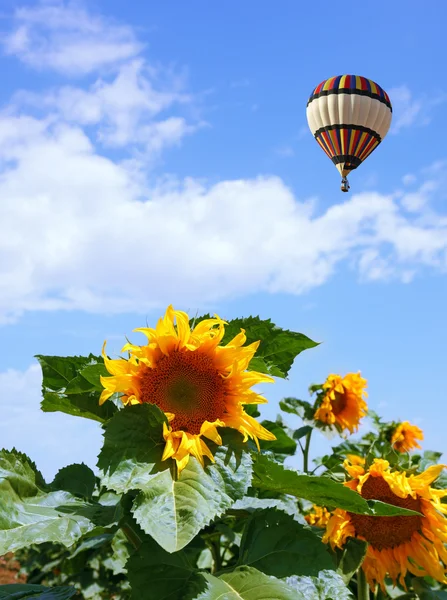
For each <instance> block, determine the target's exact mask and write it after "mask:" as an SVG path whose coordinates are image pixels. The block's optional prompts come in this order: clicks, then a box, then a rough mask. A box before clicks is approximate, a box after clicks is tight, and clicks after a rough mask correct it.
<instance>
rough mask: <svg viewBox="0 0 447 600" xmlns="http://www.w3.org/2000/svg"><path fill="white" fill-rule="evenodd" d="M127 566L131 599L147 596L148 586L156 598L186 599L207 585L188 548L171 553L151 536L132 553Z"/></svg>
mask: <svg viewBox="0 0 447 600" xmlns="http://www.w3.org/2000/svg"><path fill="white" fill-rule="evenodd" d="M126 569H127V573H128V577H129V581H130V585H131V587H132V600H141V599H142V598H147V597H148V591H149V590H150V594H151V597H152V598H154V599H155V598H156V599H157V600H177V599H180V598H182V599H185V600H186V599H187V598H188V597H189V598H195V597H196V595H197V593H199V592H200V591H201V589H203V588H204V587H205V584H204V581H203V579H202V577H201V576H200V575H198V574H197V573H195V572H194V569H193V567H192V566H191V565H190V563H189V561H188V558H187V555H186V553H185V552H176V553H175V554H169V553H168V552H166V551H165V550H163V549H162V548H160V546H158V544H157V543H156V542H155V541H154V540H152V539H150V538H148V539H147V540H146V541H145V542H144V543H143V544H142V545H141V546H140V548H139V549H138V552H136V553H135V554H133V555H131V556H130V557H129V560H128V561H127V564H126Z"/></svg>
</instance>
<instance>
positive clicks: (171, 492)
mask: <svg viewBox="0 0 447 600" xmlns="http://www.w3.org/2000/svg"><path fill="white" fill-rule="evenodd" d="M164 420H165V416H164V414H163V413H162V412H161V411H160V410H159V409H158V408H157V407H156V406H153V405H150V404H145V405H137V406H132V407H127V408H126V409H125V410H123V411H120V412H118V413H117V414H116V415H115V416H114V417H113V418H112V419H111V420H110V421H109V422H107V423H106V424H105V425H104V429H105V434H104V446H103V449H102V451H101V453H100V455H99V461H98V467H99V468H100V469H102V471H103V472H104V478H103V480H102V483H103V485H105V486H106V487H108V488H111V489H113V490H115V491H117V492H121V493H125V492H128V491H130V490H140V494H139V495H138V496H137V498H136V499H135V501H134V504H133V509H132V512H133V514H134V517H135V519H136V521H137V522H138V524H139V525H140V527H141V528H142V529H143V530H144V531H145V532H146V533H148V534H150V535H151V536H152V537H154V539H156V540H157V542H158V543H159V544H160V545H161V546H162V547H163V548H164V549H165V550H167V551H168V552H175V551H177V550H180V549H181V548H183V547H184V546H186V544H188V543H189V542H190V541H191V540H192V539H193V537H194V536H195V535H197V533H198V532H199V531H200V529H202V528H203V527H204V526H205V525H207V524H208V523H209V522H210V521H211V520H212V519H213V518H215V517H216V516H218V515H220V514H222V513H223V512H224V511H225V510H226V509H227V508H230V506H231V505H232V504H233V503H234V501H235V500H237V499H238V498H242V496H243V495H244V494H245V493H246V491H247V489H248V486H249V485H250V481H251V473H252V460H251V456H250V454H249V453H248V452H247V451H246V449H245V445H244V444H242V443H241V439H242V437H241V435H240V434H238V433H237V432H234V431H231V430H230V431H223V432H222V437H223V438H224V445H223V446H221V447H215V446H214V445H213V444H212V443H211V442H209V445H210V447H211V446H212V447H213V454H214V457H215V463H214V464H208V465H207V466H206V467H205V468H203V467H202V466H201V465H200V464H199V463H198V461H197V460H196V459H195V458H193V457H191V458H190V460H189V463H188V465H187V467H186V468H185V469H184V470H183V471H182V473H181V475H180V477H179V478H178V479H174V478H173V475H172V470H171V468H170V467H171V466H172V462H173V461H172V460H167V461H164V462H162V460H161V458H162V454H163V449H164V446H165V442H164V439H163V435H162V424H163V421H164Z"/></svg>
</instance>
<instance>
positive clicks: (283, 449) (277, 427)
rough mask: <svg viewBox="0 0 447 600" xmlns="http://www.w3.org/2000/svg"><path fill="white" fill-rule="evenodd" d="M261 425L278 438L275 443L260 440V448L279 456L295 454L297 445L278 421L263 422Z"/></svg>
mask: <svg viewBox="0 0 447 600" xmlns="http://www.w3.org/2000/svg"><path fill="white" fill-rule="evenodd" d="M261 425H262V426H263V427H265V428H266V429H268V430H269V431H271V432H272V433H273V435H275V436H276V440H275V441H273V442H267V441H265V440H260V446H261V448H262V449H264V450H270V451H271V452H275V453H278V454H291V455H293V454H295V452H296V447H297V443H296V442H295V440H293V439H292V438H291V437H290V436H289V435H287V432H286V431H285V428H284V427H283V425H281V423H278V422H276V421H262V423H261Z"/></svg>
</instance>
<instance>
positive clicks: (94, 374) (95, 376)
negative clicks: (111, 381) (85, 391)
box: [79, 357, 110, 392]
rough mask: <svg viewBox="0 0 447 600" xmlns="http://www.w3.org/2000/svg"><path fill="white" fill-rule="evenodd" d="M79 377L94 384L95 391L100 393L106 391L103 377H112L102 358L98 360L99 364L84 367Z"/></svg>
mask: <svg viewBox="0 0 447 600" xmlns="http://www.w3.org/2000/svg"><path fill="white" fill-rule="evenodd" d="M79 375H81V377H83V378H84V379H86V380H87V381H88V382H89V383H90V384H92V386H93V388H94V389H96V390H99V391H100V392H102V390H103V389H104V388H103V386H102V384H101V379H100V378H101V376H102V377H110V373H109V372H108V371H107V369H106V366H105V364H104V359H103V358H102V357H99V358H98V362H97V364H91V365H87V366H86V367H84V368H83V369H82V370H81V371H80V373H79Z"/></svg>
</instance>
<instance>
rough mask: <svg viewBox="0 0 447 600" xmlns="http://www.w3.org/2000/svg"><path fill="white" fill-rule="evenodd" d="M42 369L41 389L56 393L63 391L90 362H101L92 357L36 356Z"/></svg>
mask: <svg viewBox="0 0 447 600" xmlns="http://www.w3.org/2000/svg"><path fill="white" fill-rule="evenodd" d="M36 358H37V360H38V361H39V363H40V366H41V367H42V387H43V388H45V389H46V390H53V391H58V390H62V389H65V388H66V387H67V385H68V384H69V383H70V381H71V380H72V379H74V378H75V377H76V376H77V375H78V373H79V371H80V370H81V369H83V368H84V367H86V366H87V365H89V364H91V363H92V362H99V361H102V358H99V357H97V356H93V354H90V355H89V356H44V355H42V354H37V355H36Z"/></svg>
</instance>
